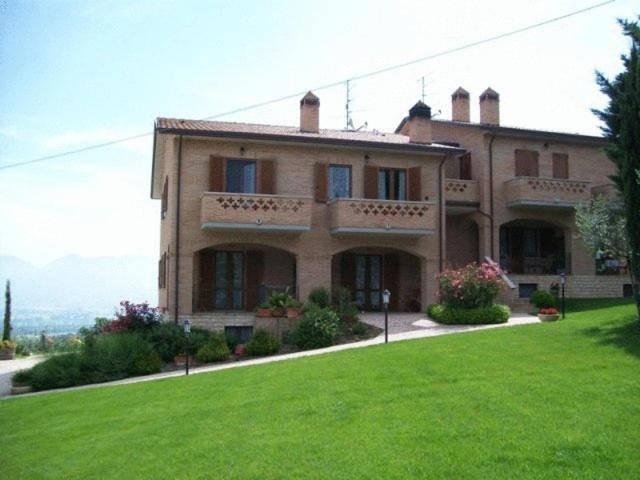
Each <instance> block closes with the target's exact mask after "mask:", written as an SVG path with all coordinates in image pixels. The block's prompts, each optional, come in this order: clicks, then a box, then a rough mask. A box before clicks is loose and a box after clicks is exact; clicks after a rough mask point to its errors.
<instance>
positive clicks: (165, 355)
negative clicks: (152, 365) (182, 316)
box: [147, 322, 185, 362]
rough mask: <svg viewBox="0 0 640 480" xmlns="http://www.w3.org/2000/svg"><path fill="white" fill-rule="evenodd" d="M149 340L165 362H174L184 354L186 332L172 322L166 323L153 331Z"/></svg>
mask: <svg viewBox="0 0 640 480" xmlns="http://www.w3.org/2000/svg"><path fill="white" fill-rule="evenodd" d="M147 338H148V339H149V341H150V342H151V344H152V345H153V349H154V350H155V351H156V352H157V353H158V355H160V358H161V359H162V360H163V361H164V362H172V361H173V359H174V358H175V357H176V355H180V354H183V353H184V345H185V344H184V330H183V329H182V327H180V326H179V325H176V324H175V323H172V322H164V323H161V324H160V325H158V326H157V327H155V328H154V329H152V330H151V331H150V332H149V333H148V335H147Z"/></svg>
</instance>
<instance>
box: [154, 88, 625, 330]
mask: <svg viewBox="0 0 640 480" xmlns="http://www.w3.org/2000/svg"><path fill="white" fill-rule="evenodd" d="M499 105H500V99H499V95H498V94H497V93H496V92H495V91H493V90H491V89H487V90H486V91H485V92H483V93H482V95H480V121H479V122H471V118H470V108H469V107H470V105H469V93H468V92H467V91H465V90H464V89H462V88H459V89H458V90H456V91H455V92H454V93H453V95H452V111H453V118H452V119H451V120H441V119H432V118H431V110H430V108H429V107H428V106H427V105H425V104H424V103H422V102H418V103H417V104H416V105H414V106H413V107H412V108H411V110H409V115H408V116H407V117H406V118H404V119H403V120H402V121H401V123H400V125H399V126H398V128H397V130H396V131H395V132H394V133H382V132H378V131H345V130H330V129H321V128H320V125H319V109H320V101H319V99H318V98H317V97H316V96H315V95H314V94H312V93H311V92H309V93H308V94H307V95H305V96H304V97H303V98H302V99H301V100H300V125H299V126H296V127H287V126H275V125H256V124H246V123H232V122H217V121H201V120H181V119H173V118H158V119H157V121H156V124H155V135H154V149H153V171H152V180H151V197H152V198H155V199H161V201H162V208H161V217H162V218H161V227H160V228H161V244H160V262H159V265H160V268H159V282H158V286H159V305H160V307H162V308H163V309H165V311H166V312H167V314H168V315H169V316H170V317H171V318H173V319H175V320H176V321H181V320H183V319H185V318H191V319H192V321H194V322H195V323H196V324H198V325H202V326H207V327H210V328H221V327H223V326H224V327H245V328H246V327H251V326H252V324H253V323H252V322H253V315H252V314H251V313H250V312H252V311H253V309H254V308H255V307H256V306H257V305H258V304H259V303H261V302H262V301H264V299H265V298H266V296H267V295H268V294H269V292H270V291H273V290H279V289H284V288H287V287H288V288H289V291H290V292H291V293H294V294H295V295H296V296H298V298H300V299H302V300H304V299H306V298H307V296H308V294H309V292H310V291H311V290H312V289H313V288H315V287H326V288H329V289H331V288H333V287H336V286H344V287H347V288H349V289H350V290H351V291H352V292H353V295H354V298H355V300H356V301H357V303H358V304H359V306H360V307H361V308H362V309H363V310H372V311H375V310H379V309H380V308H381V292H382V291H383V290H384V289H389V290H390V291H391V293H392V295H391V304H390V308H391V310H395V311H418V310H424V308H425V307H426V306H427V304H429V303H432V302H434V300H435V294H436V290H437V280H436V275H437V274H438V273H439V272H440V271H441V270H442V269H443V268H446V267H449V266H461V265H464V264H466V263H468V262H472V261H479V260H484V259H487V258H488V259H492V260H494V261H495V262H497V263H499V264H500V265H501V266H502V267H503V268H504V269H505V270H506V271H507V272H508V273H509V277H510V279H511V280H512V282H513V285H512V288H511V289H509V290H508V291H507V292H506V294H505V295H506V297H507V298H506V300H507V301H509V302H510V303H512V304H515V305H518V303H519V302H520V303H522V302H523V299H526V298H527V297H528V296H529V295H530V294H531V292H532V291H533V290H534V289H536V288H545V289H546V288H549V286H550V284H551V283H552V282H554V281H557V280H558V277H559V275H560V274H561V273H566V275H567V295H568V296H570V297H591V296H598V297H603V296H610V297H619V296H623V294H624V293H625V292H626V291H627V290H628V288H629V287H628V286H627V285H626V284H627V283H628V280H627V278H628V276H627V275H625V265H624V264H623V263H622V262H621V261H619V260H618V259H613V258H608V257H607V256H606V253H607V252H602V254H601V255H599V258H594V257H593V255H592V254H590V253H589V252H588V251H587V249H586V248H585V246H584V245H583V243H582V241H581V238H580V237H579V235H578V233H577V231H576V227H575V224H574V213H573V209H574V206H575V205H576V204H578V203H579V202H584V201H588V200H590V199H591V198H593V197H594V196H596V195H601V194H602V195H606V196H613V195H614V189H613V187H612V185H611V184H610V182H609V180H608V176H609V175H610V174H612V172H613V165H612V163H611V162H610V161H609V160H608V159H607V158H606V156H605V154H604V151H603V147H604V146H605V145H606V141H605V140H604V139H603V138H601V137H595V136H587V135H576V134H569V133H559V132H550V131H542V130H529V129H520V128H511V127H503V126H501V125H500V113H499V111H500V109H499Z"/></svg>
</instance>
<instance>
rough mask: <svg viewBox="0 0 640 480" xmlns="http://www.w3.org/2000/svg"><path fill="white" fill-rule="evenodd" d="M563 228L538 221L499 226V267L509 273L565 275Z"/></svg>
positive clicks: (566, 244)
mask: <svg viewBox="0 0 640 480" xmlns="http://www.w3.org/2000/svg"><path fill="white" fill-rule="evenodd" d="M567 237H568V235H566V234H565V228H563V227H561V226H558V225H555V224H553V223H550V222H546V221H542V220H530V219H517V220H513V221H510V222H508V223H505V224H503V225H501V226H500V266H501V267H502V268H503V269H505V270H506V271H507V272H509V273H514V274H525V275H557V274H560V273H563V272H564V273H569V266H570V265H571V262H570V252H569V248H570V244H569V242H567Z"/></svg>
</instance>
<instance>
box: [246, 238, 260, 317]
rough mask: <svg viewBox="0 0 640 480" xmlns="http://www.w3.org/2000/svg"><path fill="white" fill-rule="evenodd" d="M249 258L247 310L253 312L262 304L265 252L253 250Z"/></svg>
mask: <svg viewBox="0 0 640 480" xmlns="http://www.w3.org/2000/svg"><path fill="white" fill-rule="evenodd" d="M246 258H247V294H246V299H247V300H246V307H247V310H253V309H254V308H256V307H257V306H258V303H260V285H262V280H263V276H264V252H261V251H259V250H251V251H248V252H247V253H246Z"/></svg>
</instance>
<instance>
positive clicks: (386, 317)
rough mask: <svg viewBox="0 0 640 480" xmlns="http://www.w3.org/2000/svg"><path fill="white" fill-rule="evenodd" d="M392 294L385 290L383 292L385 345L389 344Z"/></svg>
mask: <svg viewBox="0 0 640 480" xmlns="http://www.w3.org/2000/svg"><path fill="white" fill-rule="evenodd" d="M390 297H391V292H390V291H389V290H387V289H385V291H384V292H382V304H383V305H384V343H389V298H390Z"/></svg>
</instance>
